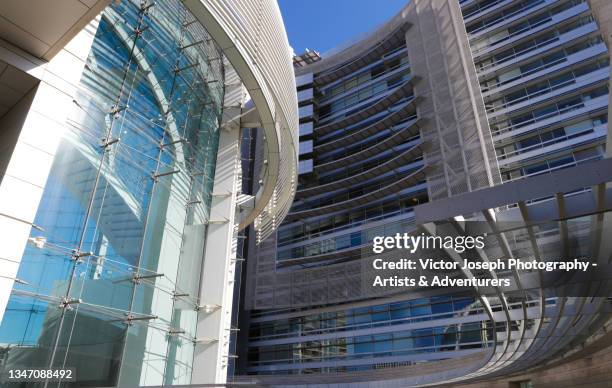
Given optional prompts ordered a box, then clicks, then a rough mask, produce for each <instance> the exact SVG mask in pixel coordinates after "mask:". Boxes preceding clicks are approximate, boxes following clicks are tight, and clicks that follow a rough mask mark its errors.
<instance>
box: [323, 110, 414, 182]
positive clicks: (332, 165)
mask: <svg viewBox="0 0 612 388" xmlns="http://www.w3.org/2000/svg"><path fill="white" fill-rule="evenodd" d="M422 121H423V119H415V120H414V121H413V122H412V123H410V124H409V125H407V126H406V127H405V128H403V129H401V130H399V131H398V132H396V133H394V134H393V135H391V136H389V137H386V138H384V139H383V140H382V141H380V142H378V143H376V144H374V145H372V146H370V147H367V148H364V149H362V150H360V151H358V152H355V153H353V154H351V155H348V156H345V157H343V158H340V159H336V160H332V161H331V162H327V163H323V164H319V165H315V166H314V170H315V172H317V173H321V172H327V171H331V170H334V169H336V168H339V167H344V166H348V165H350V164H353V163H355V162H357V161H360V160H365V159H367V158H369V157H372V156H374V155H376V154H378V153H380V152H383V151H385V150H388V149H389V148H392V147H395V146H397V145H399V144H401V143H403V142H404V141H405V140H407V139H409V138H411V137H413V136H415V135H416V134H417V133H418V132H419V130H420V126H419V124H417V123H420V122H422ZM356 140H359V139H353V141H356Z"/></svg>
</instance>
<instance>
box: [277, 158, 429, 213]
mask: <svg viewBox="0 0 612 388" xmlns="http://www.w3.org/2000/svg"><path fill="white" fill-rule="evenodd" d="M429 169H430V167H429V166H423V167H421V168H419V169H418V170H416V171H415V172H413V173H412V174H410V175H407V176H405V177H404V178H402V179H399V180H397V181H395V182H393V183H391V184H388V185H387V186H383V187H381V188H380V189H378V190H374V191H372V192H369V193H366V194H363V195H361V196H359V197H355V198H350V199H347V200H345V201H342V202H338V203H332V204H330V205H326V206H321V207H317V208H312V209H308V210H302V211H299V212H295V213H289V214H288V215H287V220H293V219H304V218H308V217H313V216H319V215H323V214H328V213H332V212H335V211H339V210H344V209H349V208H353V207H357V206H360V205H365V204H368V203H370V202H373V201H376V200H378V199H381V198H384V197H386V196H388V195H391V194H393V193H397V192H399V191H401V190H403V189H405V188H408V187H410V186H412V185H415V184H417V183H418V182H420V181H422V180H424V179H425V178H426V175H427V172H428V171H429Z"/></svg>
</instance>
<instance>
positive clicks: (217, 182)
mask: <svg viewBox="0 0 612 388" xmlns="http://www.w3.org/2000/svg"><path fill="white" fill-rule="evenodd" d="M0 16H1V17H0V38H1V39H0V150H1V151H0V269H1V270H0V322H1V323H0V374H1V375H2V379H3V380H4V379H6V378H7V377H8V376H7V371H8V370H18V369H35V368H42V369H61V368H74V371H75V373H76V381H73V382H70V383H61V384H59V385H58V383H57V382H51V381H46V382H45V381H43V382H39V383H33V382H31V383H27V384H26V383H15V384H16V385H18V386H26V385H27V386H41V387H42V386H44V387H47V386H54V387H55V386H62V387H67V386H78V387H84V386H96V387H100V386H105V387H110V386H121V387H136V386H161V385H164V386H166V385H176V384H223V383H224V382H225V381H226V378H227V373H228V364H229V361H230V360H232V357H233V354H231V353H230V351H229V346H230V344H229V343H230V337H231V334H232V333H233V332H234V327H233V326H232V314H231V313H232V310H233V300H234V298H233V292H232V291H233V282H234V278H235V273H236V272H237V271H238V269H239V265H240V263H241V261H240V257H238V253H237V251H238V250H239V246H240V244H242V243H241V242H240V240H241V238H240V237H241V235H242V234H243V233H244V232H242V231H243V230H244V229H245V228H247V227H249V225H252V226H250V227H249V228H250V229H251V230H253V233H256V234H257V236H259V238H262V239H263V238H265V237H266V236H268V235H269V234H271V233H272V232H273V230H274V229H275V228H276V227H277V226H278V223H279V222H280V221H281V220H282V219H283V217H284V216H285V214H286V213H287V211H288V209H289V205H290V203H291V201H292V199H293V196H294V193H295V189H296V183H297V160H298V154H297V146H298V135H297V134H298V110H297V100H296V87H295V82H294V75H293V68H292V63H291V51H290V48H289V45H288V42H287V36H286V34H285V30H284V25H283V22H282V18H281V15H280V11H279V9H278V6H277V4H276V2H275V1H272V0H249V1H242V0H213V1H208V0H187V1H180V0H156V1H149V0H143V1H141V0H123V1H113V2H112V3H111V2H110V1H104V0H87V1H86V0H66V1H61V2H56V1H17V0H14V1H13V0H10V1H3V2H2V3H1V4H0ZM242 127H248V128H258V130H257V131H256V132H257V133H259V136H260V137H261V138H262V141H261V142H260V144H259V146H260V148H258V149H257V150H256V152H257V154H258V155H259V157H260V158H263V159H264V160H265V168H263V169H260V172H261V176H256V177H255V179H256V180H257V182H258V190H257V191H254V192H250V193H248V194H247V193H246V192H244V191H243V190H242V187H243V185H242V154H243V153H244V152H245V151H244V150H243V149H242V147H241V136H242V135H241V129H242ZM237 268H238V269H237ZM5 384H9V383H8V382H7V381H5V380H4V381H0V385H2V386H5Z"/></svg>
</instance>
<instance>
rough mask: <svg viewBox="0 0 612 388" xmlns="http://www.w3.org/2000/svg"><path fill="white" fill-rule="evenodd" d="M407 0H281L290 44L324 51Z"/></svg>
mask: <svg viewBox="0 0 612 388" xmlns="http://www.w3.org/2000/svg"><path fill="white" fill-rule="evenodd" d="M407 2H408V0H278V5H279V6H280V9H281V12H282V14H283V19H284V20H285V28H286V29H287V34H288V35H289V44H290V45H291V47H293V49H294V50H295V53H296V54H300V53H302V52H303V51H304V49H306V48H309V49H311V50H316V51H318V52H320V53H321V54H323V53H325V52H326V51H328V50H329V49H331V48H334V47H336V46H338V45H339V44H341V43H344V42H346V41H348V40H351V39H352V38H354V37H356V36H359V35H360V34H362V33H364V32H367V31H369V30H371V29H373V28H374V27H376V26H378V25H379V24H381V23H384V22H385V21H386V20H388V19H389V18H391V17H392V16H393V15H395V14H396V13H397V12H398V11H399V10H400V9H401V8H402V7H403V6H404V5H405V4H406V3H407Z"/></svg>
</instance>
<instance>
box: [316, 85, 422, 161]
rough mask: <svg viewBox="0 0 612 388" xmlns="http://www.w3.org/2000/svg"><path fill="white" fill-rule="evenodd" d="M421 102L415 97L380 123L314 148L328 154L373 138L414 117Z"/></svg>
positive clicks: (318, 151)
mask: <svg viewBox="0 0 612 388" xmlns="http://www.w3.org/2000/svg"><path fill="white" fill-rule="evenodd" d="M419 101H420V97H418V96H417V97H414V98H413V99H412V100H410V101H408V102H406V104H404V105H403V106H402V107H401V108H400V109H398V110H397V111H395V112H392V113H391V114H389V115H388V116H385V117H383V118H382V119H380V120H379V121H377V122H375V123H374V124H371V125H369V126H367V127H365V128H362V129H360V130H358V131H356V132H350V133H348V134H346V135H344V136H342V137H340V138H337V139H335V140H331V141H329V142H326V143H323V144H320V145H316V146H315V147H314V149H315V151H316V152H317V153H319V154H320V153H322V152H327V151H331V150H334V149H338V148H340V147H344V146H347V145H349V144H353V143H355V142H356V141H359V140H363V139H365V138H367V137H369V136H372V135H374V134H376V133H378V132H380V131H382V130H384V129H385V128H389V127H391V126H393V125H395V124H397V123H399V122H400V121H402V120H404V119H405V118H408V117H410V116H413V115H414V114H415V111H416V103H417V102H419Z"/></svg>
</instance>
